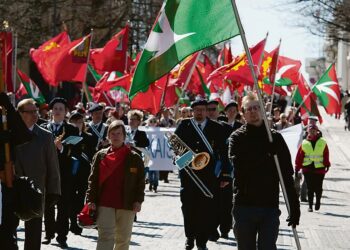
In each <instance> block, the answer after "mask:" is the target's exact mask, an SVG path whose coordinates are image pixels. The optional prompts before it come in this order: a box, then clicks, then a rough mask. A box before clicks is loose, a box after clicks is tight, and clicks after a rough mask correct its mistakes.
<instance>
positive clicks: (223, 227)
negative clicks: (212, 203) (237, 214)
mask: <svg viewBox="0 0 350 250" xmlns="http://www.w3.org/2000/svg"><path fill="white" fill-rule="evenodd" d="M219 197H220V198H219V199H220V201H219V213H218V214H219V218H218V220H219V229H220V232H221V234H228V233H229V232H230V230H231V229H232V197H233V190H232V182H230V183H229V184H228V185H227V186H226V187H224V188H221V189H220V191H219Z"/></svg>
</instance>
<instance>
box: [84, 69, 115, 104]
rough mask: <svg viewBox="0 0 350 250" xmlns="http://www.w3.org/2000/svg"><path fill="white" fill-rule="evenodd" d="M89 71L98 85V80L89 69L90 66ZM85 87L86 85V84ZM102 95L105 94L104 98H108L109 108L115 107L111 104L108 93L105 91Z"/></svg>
mask: <svg viewBox="0 0 350 250" xmlns="http://www.w3.org/2000/svg"><path fill="white" fill-rule="evenodd" d="M88 71H89V72H90V74H91V75H92V77H93V78H94V80H95V82H96V83H97V82H98V80H97V78H96V77H95V75H94V74H93V73H92V71H91V68H90V67H89V65H88ZM84 85H85V84H84ZM102 94H103V96H104V97H105V98H106V100H107V102H108V104H109V106H111V107H112V106H113V104H112V103H111V100H109V98H108V96H107V94H106V92H105V91H102Z"/></svg>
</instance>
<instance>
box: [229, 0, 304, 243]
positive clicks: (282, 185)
mask: <svg viewBox="0 0 350 250" xmlns="http://www.w3.org/2000/svg"><path fill="white" fill-rule="evenodd" d="M231 3H232V7H233V11H234V13H235V16H236V19H237V24H238V28H239V31H240V34H241V39H242V43H243V46H244V49H245V51H246V55H247V58H248V62H249V68H250V71H251V73H252V76H253V79H254V86H255V87H256V90H257V95H258V102H259V106H260V111H261V113H262V117H263V121H264V124H265V127H266V132H267V135H268V138H269V141H270V143H273V138H272V134H271V130H270V126H269V124H268V121H267V117H266V112H265V109H264V104H263V101H262V97H261V90H260V88H259V86H258V78H257V75H256V73H255V70H254V65H253V59H252V56H251V54H250V51H249V47H248V44H247V40H246V37H245V33H244V29H243V26H242V23H241V20H240V17H239V13H238V10H237V6H236V1H235V0H231ZM274 160H275V164H276V169H277V172H278V176H279V180H280V185H281V188H282V193H283V196H284V199H285V203H286V206H287V210H288V213H289V215H290V213H291V208H290V204H289V200H288V195H287V190H286V187H285V185H284V180H283V176H282V172H281V167H280V164H279V160H278V156H277V154H276V153H275V154H274ZM292 231H293V235H294V239H295V243H296V246H297V249H298V250H299V249H301V245H300V241H299V237H298V232H297V230H296V228H295V227H292Z"/></svg>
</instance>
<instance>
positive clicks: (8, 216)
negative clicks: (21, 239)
mask: <svg viewBox="0 0 350 250" xmlns="http://www.w3.org/2000/svg"><path fill="white" fill-rule="evenodd" d="M1 190H2V221H1V225H0V248H1V249H6V250H18V246H17V233H16V229H17V224H18V219H17V217H16V216H15V214H14V210H13V208H14V195H13V189H12V188H7V187H6V186H5V185H4V184H3V183H1Z"/></svg>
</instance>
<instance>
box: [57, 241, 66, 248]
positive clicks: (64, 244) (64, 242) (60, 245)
mask: <svg viewBox="0 0 350 250" xmlns="http://www.w3.org/2000/svg"><path fill="white" fill-rule="evenodd" d="M56 241H57V243H58V245H59V247H60V248H68V245H67V242H66V241H63V240H58V239H56Z"/></svg>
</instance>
